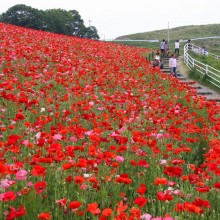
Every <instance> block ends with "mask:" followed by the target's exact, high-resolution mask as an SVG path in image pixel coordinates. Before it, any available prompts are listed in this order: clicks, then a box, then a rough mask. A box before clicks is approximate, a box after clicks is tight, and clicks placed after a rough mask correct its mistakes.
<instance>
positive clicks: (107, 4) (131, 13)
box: [0, 0, 220, 40]
mask: <svg viewBox="0 0 220 220" xmlns="http://www.w3.org/2000/svg"><path fill="white" fill-rule="evenodd" d="M16 4H25V5H27V6H31V7H32V8H37V9H43V10H45V9H54V8H61V9H65V10H73V9H74V10H77V11H78V12H79V14H80V15H81V17H82V19H83V20H84V22H85V25H86V26H89V20H91V25H93V26H95V27H96V28H97V30H98V34H99V36H100V38H101V39H107V40H108V39H114V38H116V37H118V36H121V35H125V34H133V33H139V32H146V31H153V30H160V29H166V28H167V27H168V22H169V26H170V28H173V27H178V26H184V25H200V24H214V23H218V24H219V23H220V16H219V11H220V0H135V1H132V0H111V1H110V0H0V13H2V12H6V11H7V10H8V9H9V8H10V7H12V6H14V5H16ZM219 32H220V30H219ZM219 35H220V33H219Z"/></svg>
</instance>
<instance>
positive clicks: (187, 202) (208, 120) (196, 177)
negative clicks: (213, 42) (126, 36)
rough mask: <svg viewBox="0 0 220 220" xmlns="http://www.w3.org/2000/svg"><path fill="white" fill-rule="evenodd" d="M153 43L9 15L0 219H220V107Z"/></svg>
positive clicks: (4, 37) (4, 33)
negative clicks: (112, 39)
mask: <svg viewBox="0 0 220 220" xmlns="http://www.w3.org/2000/svg"><path fill="white" fill-rule="evenodd" d="M146 52H147V51H146V49H140V48H135V47H128V46H123V45H117V44H113V43H109V42H99V41H94V40H89V39H80V38H75V37H69V36H64V35H57V34H53V33H47V32H42V31H35V30H31V29H25V28H21V27H16V26H12V25H8V24H2V23H0V219H6V220H13V219H25V220H30V219H43V220H48V219H54V220H70V219H73V220H78V219H87V220H88V219H97V220H127V219H129V220H135V219H137V220H138V219H142V220H185V219H193V220H194V219H195V220H196V219H205V220H208V219H210V220H218V219H220V178H219V176H220V105H219V104H218V103H217V102H214V101H207V100H206V99H205V98H204V97H200V96H197V94H196V91H195V89H192V88H190V87H189V85H187V84H183V83H181V82H179V81H178V80H177V79H176V78H174V77H171V76H168V75H166V74H165V73H163V72H161V71H160V70H159V69H156V68H152V67H151V65H150V63H149V62H148V61H146V59H145V57H144V54H146Z"/></svg>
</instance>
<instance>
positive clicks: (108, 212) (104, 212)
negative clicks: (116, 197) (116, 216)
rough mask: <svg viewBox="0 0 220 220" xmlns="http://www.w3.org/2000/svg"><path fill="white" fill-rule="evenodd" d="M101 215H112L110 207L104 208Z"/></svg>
mask: <svg viewBox="0 0 220 220" xmlns="http://www.w3.org/2000/svg"><path fill="white" fill-rule="evenodd" d="M102 215H103V216H106V217H110V216H111V215H112V209H110V208H106V209H103V210H102Z"/></svg>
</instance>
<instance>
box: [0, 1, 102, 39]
mask: <svg viewBox="0 0 220 220" xmlns="http://www.w3.org/2000/svg"><path fill="white" fill-rule="evenodd" d="M0 21H1V22H5V23H10V24H14V25H18V26H22V27H28V28H34V29H38V30H44V31H49V32H54V33H57V34H65V35H70V36H72V35H75V36H77V37H81V38H91V39H99V36H98V33H97V29H96V28H95V27H94V26H90V27H86V26H85V25H84V21H83V19H82V18H81V16H80V14H79V12H78V11H76V10H70V11H66V10H63V9H49V10H46V11H42V10H38V9H34V8H31V7H29V6H26V5H22V4H19V5H15V6H13V7H11V8H10V9H8V10H7V11H6V12H5V13H3V14H2V15H0Z"/></svg>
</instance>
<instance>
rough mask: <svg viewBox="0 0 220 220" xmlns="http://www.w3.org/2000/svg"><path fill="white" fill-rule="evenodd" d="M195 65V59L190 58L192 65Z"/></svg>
mask: <svg viewBox="0 0 220 220" xmlns="http://www.w3.org/2000/svg"><path fill="white" fill-rule="evenodd" d="M194 66H195V59H193V60H192V67H193V68H194Z"/></svg>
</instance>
